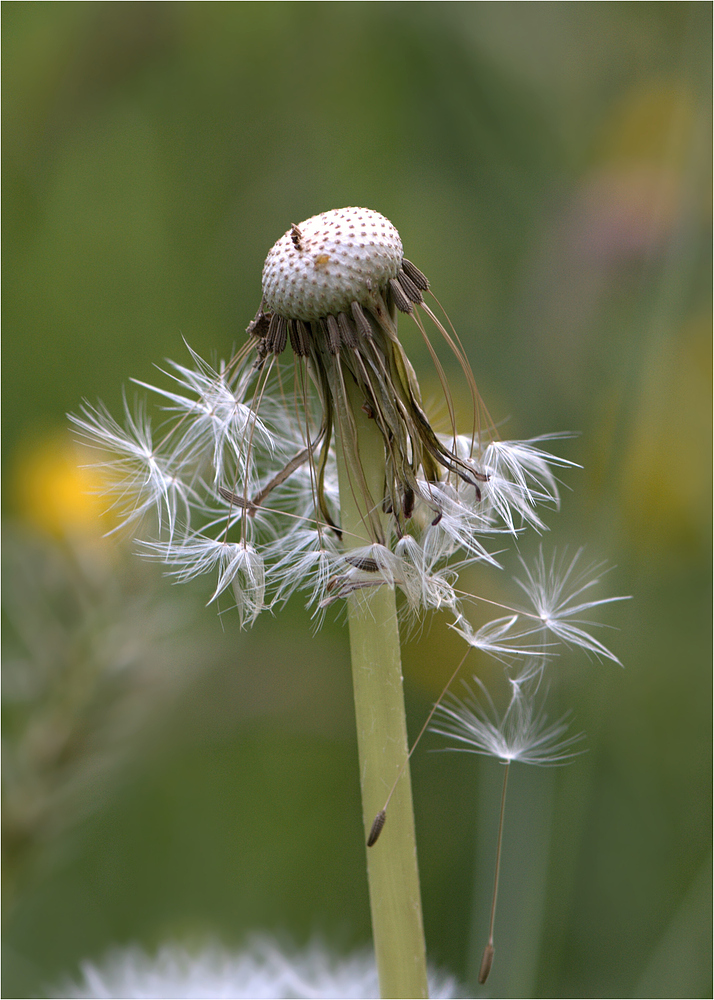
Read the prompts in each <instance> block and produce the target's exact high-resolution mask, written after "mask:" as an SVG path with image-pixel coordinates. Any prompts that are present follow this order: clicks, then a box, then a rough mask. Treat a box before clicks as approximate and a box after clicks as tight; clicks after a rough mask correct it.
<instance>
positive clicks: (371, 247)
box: [263, 208, 404, 321]
mask: <svg viewBox="0 0 714 1000" xmlns="http://www.w3.org/2000/svg"><path fill="white" fill-rule="evenodd" d="M403 256H404V254H403V250H402V241H401V239H400V238H399V233H398V232H397V230H396V229H395V228H394V226H393V225H392V223H391V222H390V221H389V220H388V219H385V218H384V216H383V215H380V214H379V212H373V211H371V210H370V209H368V208H340V209H334V210H333V211H331V212H323V213H322V214H321V215H313V216H312V218H310V219H306V221H305V222H301V223H300V224H299V225H298V226H293V227H292V229H290V230H288V232H287V233H285V235H284V236H281V238H280V239H279V240H278V242H277V243H276V244H275V246H274V247H273V248H272V250H271V251H270V253H269V254H268V256H267V258H266V261H265V266H264V267H263V308H264V310H265V311H266V312H274V313H277V314H278V315H279V316H283V317H285V319H301V320H305V321H309V320H317V319H320V318H321V317H324V316H330V315H331V316H337V315H338V314H339V313H341V312H345V313H349V309H350V304H351V303H352V302H359V304H360V305H361V306H366V307H370V306H372V305H374V304H376V303H377V302H378V299H379V295H380V291H382V290H384V288H385V286H386V285H387V282H388V281H389V279H390V278H396V276H397V274H398V272H399V268H400V267H401V264H402V259H403Z"/></svg>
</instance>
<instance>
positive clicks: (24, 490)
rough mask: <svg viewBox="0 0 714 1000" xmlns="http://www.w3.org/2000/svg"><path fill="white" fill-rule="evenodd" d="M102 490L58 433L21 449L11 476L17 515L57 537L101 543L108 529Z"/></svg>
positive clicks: (93, 472)
mask: <svg viewBox="0 0 714 1000" xmlns="http://www.w3.org/2000/svg"><path fill="white" fill-rule="evenodd" d="M88 461H89V460H88ZM101 491H102V481H101V478H100V475H99V473H98V472H97V471H96V470H95V469H92V468H90V467H88V465H87V466H84V465H83V463H82V457H81V453H80V451H79V449H78V448H77V447H76V445H75V444H74V443H73V442H72V441H71V439H70V438H69V437H68V436H67V435H63V434H61V433H56V432H55V433H52V434H50V435H48V436H46V437H43V438H41V439H39V440H38V441H36V442H35V443H33V444H30V445H28V446H25V447H23V448H22V449H21V450H20V454H19V457H18V458H17V460H16V462H15V466H14V468H13V470H12V473H11V493H12V498H13V505H14V508H15V510H16V511H17V513H18V514H19V515H20V516H21V517H22V519H23V520H25V521H27V522H29V523H30V524H31V525H32V526H33V527H34V528H38V529H40V530H41V531H44V532H46V533H47V534H50V535H52V536H53V537H55V538H67V537H71V538H76V537H77V536H80V537H81V536H84V537H91V538H93V539H100V538H101V537H102V536H103V535H104V534H105V532H106V531H107V530H109V528H110V527H111V525H110V524H108V523H107V519H106V517H103V516H102V515H103V512H104V510H105V506H106V505H105V504H103V503H102V500H101V497H100V496H98V494H99V493H101Z"/></svg>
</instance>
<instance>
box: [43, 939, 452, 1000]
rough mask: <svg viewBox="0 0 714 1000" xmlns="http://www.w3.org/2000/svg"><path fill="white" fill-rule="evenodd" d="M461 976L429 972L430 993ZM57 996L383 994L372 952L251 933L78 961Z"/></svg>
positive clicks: (178, 999)
mask: <svg viewBox="0 0 714 1000" xmlns="http://www.w3.org/2000/svg"><path fill="white" fill-rule="evenodd" d="M456 990H457V984H456V980H455V979H454V978H453V977H452V976H449V975H445V974H439V973H435V972H434V971H433V970H430V972H429V995H430V996H431V997H444V998H447V997H455V996H458V995H460V994H459V993H457V992H456ZM52 995H53V996H59V997H66V998H70V997H73V998H84V1000H89V998H95V997H96V998H102V1000H109V998H117V997H121V998H124V1000H134V998H151V1000H160V998H171V1000H183V998H199V997H200V998H206V1000H224V998H225V1000H228V998H232V1000H239V998H252V1000H259V998H272V1000H278V998H302V997H306V998H307V997H315V998H318V997H319V998H322V997H324V998H349V997H354V998H368V997H379V995H380V994H379V983H378V980H377V969H376V966H375V963H374V956H373V955H372V953H371V952H370V951H360V952H356V953H354V954H352V955H350V956H347V957H339V956H336V955H334V954H332V953H330V952H329V951H328V950H327V949H326V948H325V947H324V946H323V945H321V944H319V943H313V944H310V945H309V946H308V947H307V948H304V949H302V950H294V951H288V950H286V949H283V948H281V947H280V946H279V945H278V944H277V943H276V942H275V941H273V940H271V939H270V938H263V937H261V938H253V939H252V940H251V941H249V942H248V945H247V947H246V948H245V949H244V950H243V951H240V952H230V951H228V950H226V949H224V948H222V947H220V946H217V945H211V946H209V947H207V948H204V949H202V950H201V951H198V952H191V951H189V950H187V949H186V948H183V947H182V946H180V945H175V944H168V945H164V946H163V947H162V948H160V949H159V951H158V952H157V953H156V955H155V956H153V957H152V956H150V955H147V954H146V952H144V951H142V949H141V948H139V947H136V946H134V947H129V948H124V949H115V950H114V951H111V952H109V953H108V955H107V956H106V957H105V958H104V959H103V960H102V961H101V962H98V963H95V962H90V961H86V962H83V963H82V965H81V979H80V980H79V981H74V982H71V983H67V984H65V985H64V987H63V989H62V990H61V991H59V992H55V993H53V994H52Z"/></svg>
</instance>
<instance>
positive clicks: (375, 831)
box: [367, 809, 387, 847]
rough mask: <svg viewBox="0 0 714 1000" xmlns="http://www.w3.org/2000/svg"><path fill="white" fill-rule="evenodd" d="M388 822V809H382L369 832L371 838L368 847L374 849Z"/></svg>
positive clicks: (368, 839) (368, 840)
mask: <svg viewBox="0 0 714 1000" xmlns="http://www.w3.org/2000/svg"><path fill="white" fill-rule="evenodd" d="M386 822H387V811H386V809H380V811H379V812H378V813H377V815H376V816H375V817H374V822H373V823H372V829H371V830H370V831H369V837H367V847H374V845H375V844H376V843H377V838H378V837H379V835H380V833H381V832H382V830H383V829H384V824H385V823H386Z"/></svg>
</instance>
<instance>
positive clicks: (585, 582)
mask: <svg viewBox="0 0 714 1000" xmlns="http://www.w3.org/2000/svg"><path fill="white" fill-rule="evenodd" d="M581 556H582V549H579V550H578V551H577V552H576V553H575V555H574V556H573V558H572V559H571V561H570V563H568V564H566V560H565V556H563V557H562V558H561V560H560V561H558V559H557V554H556V553H553V557H552V559H551V562H550V565H546V561H545V557H544V555H543V549H542V547H541V549H540V552H539V554H538V558H537V559H536V561H535V564H534V565H533V567H529V566H528V564H527V563H526V562H525V560H523V559H521V565H522V566H523V569H524V571H525V574H526V577H525V579H524V580H519V579H516V583H517V584H518V585H519V586H520V587H521V588H522V589H523V590H524V591H525V593H526V594H527V595H528V597H529V598H530V600H531V602H532V605H533V608H534V611H535V615H536V617H537V618H539V619H540V621H541V622H542V628H543V629H544V630H546V631H548V632H550V633H552V634H553V635H555V636H557V638H559V639H560V640H561V641H562V642H564V643H565V645H566V646H580V647H581V648H582V649H584V650H586V651H587V652H590V653H594V654H595V656H598V657H600V656H603V657H605V658H606V659H608V660H612V661H613V662H614V663H617V664H619V665H620V666H622V664H621V663H620V660H619V659H618V658H617V656H615V654H614V653H613V652H611V651H610V650H609V649H608V648H607V646H605V645H604V644H603V643H602V642H600V641H599V640H598V639H596V638H594V636H592V635H590V633H589V632H588V631H587V629H585V628H583V627H582V626H583V625H588V626H589V627H591V628H592V627H597V625H598V624H599V623H598V622H592V621H590V620H588V619H584V618H581V617H580V615H582V614H584V613H585V612H587V611H591V610H592V609H593V608H597V607H600V606H601V605H603V604H612V603H613V602H615V601H626V600H629V598H628V597H600V598H594V599H592V600H589V601H579V600H578V598H580V597H581V596H582V595H583V594H584V593H585V592H586V591H589V590H591V589H592V588H593V587H595V586H597V585H598V584H599V583H600V580H601V579H602V576H603V573H604V571H605V569H604V564H603V563H598V564H596V565H594V566H590V567H585V568H581V567H580V566H579V565H578V563H579V560H580V557H581Z"/></svg>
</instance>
